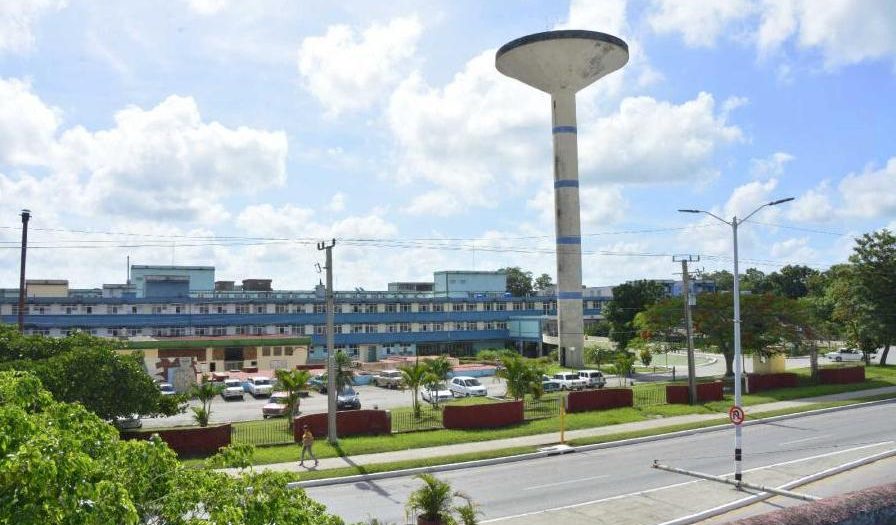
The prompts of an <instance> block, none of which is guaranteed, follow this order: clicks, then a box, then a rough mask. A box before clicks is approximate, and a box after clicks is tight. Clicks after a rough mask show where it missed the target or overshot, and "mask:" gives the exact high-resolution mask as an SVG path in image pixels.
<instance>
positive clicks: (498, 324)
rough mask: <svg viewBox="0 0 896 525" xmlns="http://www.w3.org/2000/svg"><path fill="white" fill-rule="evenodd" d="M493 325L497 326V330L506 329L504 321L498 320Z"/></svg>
mask: <svg viewBox="0 0 896 525" xmlns="http://www.w3.org/2000/svg"><path fill="white" fill-rule="evenodd" d="M495 325H496V326H497V328H498V330H507V322H506V321H498V322H497V323H495Z"/></svg>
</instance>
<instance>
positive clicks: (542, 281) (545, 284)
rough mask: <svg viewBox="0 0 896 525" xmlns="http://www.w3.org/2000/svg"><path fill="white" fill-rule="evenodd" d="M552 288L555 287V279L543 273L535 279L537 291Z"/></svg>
mask: <svg viewBox="0 0 896 525" xmlns="http://www.w3.org/2000/svg"><path fill="white" fill-rule="evenodd" d="M551 286H554V279H553V278H551V276H550V275H548V274H546V273H543V274H541V275H539V276H538V277H537V278H536V279H535V289H536V290H542V291H543V290H547V289H548V288H550V287H551Z"/></svg>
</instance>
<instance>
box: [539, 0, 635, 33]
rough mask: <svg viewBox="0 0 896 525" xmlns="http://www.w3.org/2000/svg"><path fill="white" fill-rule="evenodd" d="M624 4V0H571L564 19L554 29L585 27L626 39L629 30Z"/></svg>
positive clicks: (625, 2)
mask: <svg viewBox="0 0 896 525" xmlns="http://www.w3.org/2000/svg"><path fill="white" fill-rule="evenodd" d="M626 4H627V1H626V0H604V1H602V2H590V1H588V0H572V1H571V2H570V3H569V15H568V17H567V19H566V21H565V22H563V23H562V24H558V26H557V27H556V28H555V29H586V30H588V31H600V32H601V33H609V34H611V35H613V36H618V37H620V38H623V39H626V38H628V37H629V36H630V31H631V28H630V27H629V24H628V20H627V19H626V10H627V5H626Z"/></svg>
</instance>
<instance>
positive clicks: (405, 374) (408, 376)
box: [398, 361, 432, 418]
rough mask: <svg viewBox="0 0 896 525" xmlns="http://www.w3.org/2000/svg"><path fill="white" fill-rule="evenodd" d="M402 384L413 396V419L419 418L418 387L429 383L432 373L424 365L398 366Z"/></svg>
mask: <svg viewBox="0 0 896 525" xmlns="http://www.w3.org/2000/svg"><path fill="white" fill-rule="evenodd" d="M398 369H399V370H401V375H402V379H404V384H406V385H407V386H408V388H409V389H411V394H412V395H413V398H412V399H413V406H414V417H416V418H419V417H420V387H422V386H423V385H425V384H427V383H428V382H430V381H431V380H432V379H431V375H432V373H431V372H430V371H429V369H428V368H427V367H426V365H425V364H423V363H421V362H419V361H415V362H414V364H412V365H410V364H409V365H399V367H398Z"/></svg>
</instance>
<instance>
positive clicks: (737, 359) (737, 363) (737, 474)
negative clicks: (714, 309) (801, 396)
mask: <svg viewBox="0 0 896 525" xmlns="http://www.w3.org/2000/svg"><path fill="white" fill-rule="evenodd" d="M792 200H793V197H788V198H786V199H778V200H776V201H771V202H767V203H765V204H763V205H762V206H760V207H758V208H756V209H755V210H753V211H752V213H750V214H749V215H747V216H746V217H744V218H743V219H740V220H738V218H737V216H736V215H735V216H734V217H733V218H732V219H731V220H730V221H726V220H725V219H723V218H721V217H719V216H718V215H716V214H714V213H712V212H708V211H706V210H678V211H679V212H681V213H705V214H707V215H709V216H710V217H713V218H715V219H718V220H720V221H722V222H724V223H725V224H727V225H728V226H731V232H732V235H733V237H734V290H733V291H732V293H733V294H734V405H735V406H737V407H740V406H741V397H740V395H741V392H740V391H741V376H742V375H743V363H742V361H741V348H740V277H739V274H738V268H737V227H738V226H740V225H741V224H743V223H744V222H745V221H746V220H747V219H749V218H750V217H752V216H753V215H755V214H756V212H758V211H759V210H761V209H762V208H765V207H766V206H776V205H778V204H783V203H785V202H790V201H792ZM741 478H742V475H741V426H740V424H735V425H734V480H735V481H736V482H738V484H739V483H740V481H741Z"/></svg>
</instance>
